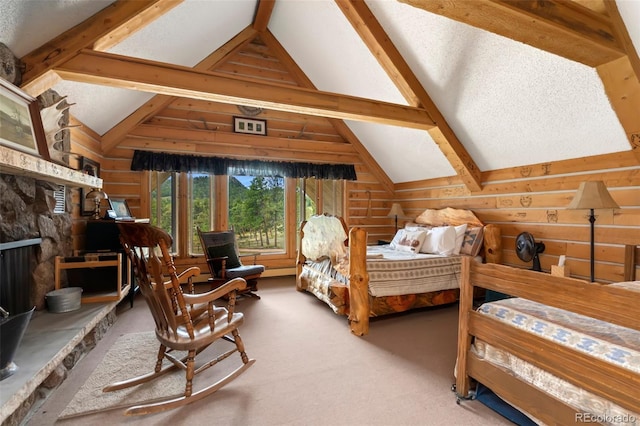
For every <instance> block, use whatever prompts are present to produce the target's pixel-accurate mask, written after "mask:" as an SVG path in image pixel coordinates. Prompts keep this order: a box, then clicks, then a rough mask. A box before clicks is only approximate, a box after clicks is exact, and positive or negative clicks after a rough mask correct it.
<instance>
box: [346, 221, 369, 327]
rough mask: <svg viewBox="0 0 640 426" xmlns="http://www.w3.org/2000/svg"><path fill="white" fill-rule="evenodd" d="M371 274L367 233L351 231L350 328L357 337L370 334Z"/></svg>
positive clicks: (360, 230) (358, 230)
mask: <svg viewBox="0 0 640 426" xmlns="http://www.w3.org/2000/svg"><path fill="white" fill-rule="evenodd" d="M369 312H370V307H369V274H368V273H367V232H366V231H365V230H364V229H362V228H352V229H351V231H349V326H350V328H351V332H352V333H353V334H355V335H356V336H364V335H365V334H368V333H369Z"/></svg>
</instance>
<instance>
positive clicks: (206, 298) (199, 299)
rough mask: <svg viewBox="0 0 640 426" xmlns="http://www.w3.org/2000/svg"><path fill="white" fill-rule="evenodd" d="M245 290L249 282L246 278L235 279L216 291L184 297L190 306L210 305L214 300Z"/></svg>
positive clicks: (185, 295)
mask: <svg viewBox="0 0 640 426" xmlns="http://www.w3.org/2000/svg"><path fill="white" fill-rule="evenodd" d="M245 288H247V282H246V281H245V280H244V278H234V279H232V280H231V281H227V282H226V283H224V284H222V285H221V286H220V287H218V288H216V289H215V290H211V291H208V292H206V293H198V294H184V295H183V297H184V301H185V302H186V303H187V304H190V305H191V304H195V303H208V302H211V301H213V300H216V299H219V298H221V297H222V296H225V295H227V294H229V293H231V292H232V291H234V290H244V289H245Z"/></svg>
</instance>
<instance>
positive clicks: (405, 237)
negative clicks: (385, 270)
mask: <svg viewBox="0 0 640 426" xmlns="http://www.w3.org/2000/svg"><path fill="white" fill-rule="evenodd" d="M426 236H427V234H426V232H425V231H408V230H406V229H400V230H399V231H398V232H397V233H396V236H395V237H393V241H391V247H392V248H394V249H395V250H399V251H411V252H414V253H417V252H418V251H419V250H420V248H421V247H422V244H423V243H424V239H425V238H426ZM396 237H398V238H396Z"/></svg>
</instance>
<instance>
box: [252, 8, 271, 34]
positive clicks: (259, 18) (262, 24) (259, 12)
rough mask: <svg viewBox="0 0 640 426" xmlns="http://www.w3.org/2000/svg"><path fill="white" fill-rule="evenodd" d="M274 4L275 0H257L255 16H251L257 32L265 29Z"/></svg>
mask: <svg viewBox="0 0 640 426" xmlns="http://www.w3.org/2000/svg"><path fill="white" fill-rule="evenodd" d="M275 5H276V0H259V1H258V6H257V9H256V16H255V17H254V18H253V29H254V30H256V31H258V32H264V31H266V30H267V26H268V25H269V20H270V19H271V12H273V8H274V6H275Z"/></svg>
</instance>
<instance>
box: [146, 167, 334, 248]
mask: <svg viewBox="0 0 640 426" xmlns="http://www.w3.org/2000/svg"><path fill="white" fill-rule="evenodd" d="M150 178H151V181H150V185H151V194H150V197H151V199H150V208H151V214H150V218H151V223H152V224H153V225H156V226H159V227H160V228H162V229H164V230H165V231H167V232H169V234H170V235H171V236H172V238H173V240H174V244H173V247H172V250H173V251H174V252H175V254H176V255H178V256H190V255H201V254H202V248H201V247H200V239H199V238H198V233H197V227H200V229H203V230H210V229H219V228H220V227H219V226H218V222H217V221H222V223H227V224H228V227H229V228H233V229H234V230H235V232H236V235H237V237H238V248H239V250H240V252H241V253H242V252H244V253H252V254H260V255H270V254H284V253H286V248H287V241H288V239H287V238H288V237H287V233H290V232H293V233H294V234H296V231H297V230H296V229H292V230H288V229H286V226H285V225H286V217H287V216H286V214H287V211H290V212H291V213H293V212H294V205H293V204H288V203H293V202H296V206H297V208H296V209H295V210H297V212H296V214H297V218H298V219H301V218H302V219H301V220H304V219H306V218H308V217H309V216H311V215H313V214H318V213H330V214H335V215H342V214H343V211H344V181H342V180H336V181H331V180H318V179H314V178H307V179H298V180H294V179H283V178H281V177H261V176H239V175H237V176H229V177H227V176H214V175H210V174H207V173H184V174H181V173H168V172H155V171H154V172H150ZM290 184H294V185H295V184H297V194H298V199H297V200H287V199H286V197H285V193H286V187H287V185H290ZM221 197H222V198H221ZM288 205H289V207H287V206H288ZM227 206H228V207H227ZM317 206H322V208H321V209H318V207H317ZM220 209H226V210H225V211H219V210H220ZM225 214H226V215H227V217H225ZM185 222H186V223H185ZM297 223H300V220H299V221H298V222H297ZM181 233H184V234H185V235H179V234H181ZM179 239H181V241H182V243H181V244H178V241H179ZM291 255H293V254H291Z"/></svg>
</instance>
